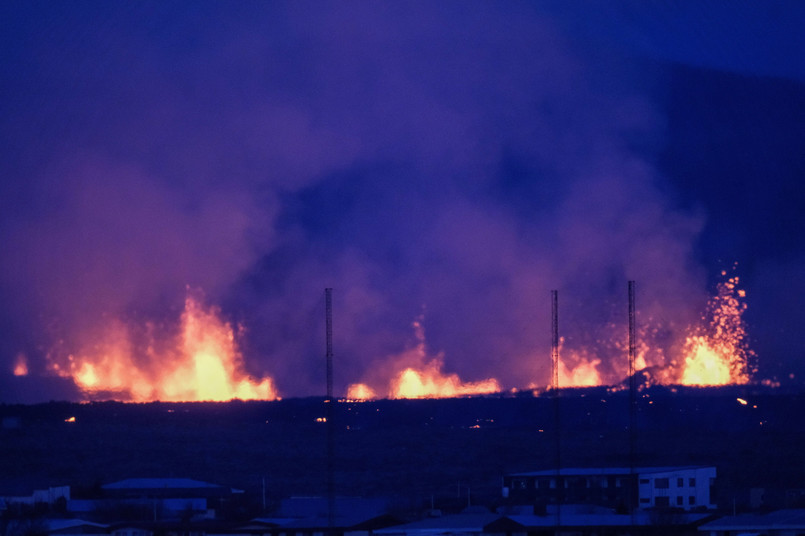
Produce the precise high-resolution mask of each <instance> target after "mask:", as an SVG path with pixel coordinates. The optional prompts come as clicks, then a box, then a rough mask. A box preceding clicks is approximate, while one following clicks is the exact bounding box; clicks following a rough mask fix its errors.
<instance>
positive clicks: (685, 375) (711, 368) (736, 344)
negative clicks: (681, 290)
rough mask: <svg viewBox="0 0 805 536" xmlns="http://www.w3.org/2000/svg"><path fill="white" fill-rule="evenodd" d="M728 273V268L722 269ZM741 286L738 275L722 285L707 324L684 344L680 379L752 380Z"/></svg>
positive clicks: (709, 308) (706, 382) (698, 381)
mask: <svg viewBox="0 0 805 536" xmlns="http://www.w3.org/2000/svg"><path fill="white" fill-rule="evenodd" d="M721 275H722V276H726V275H727V273H726V272H722V273H721ZM737 287H738V277H731V278H729V279H727V280H726V281H724V282H722V283H720V284H719V285H718V293H717V294H716V296H714V297H713V298H712V299H711V300H710V302H709V303H708V306H707V316H706V317H705V319H706V321H707V324H706V325H705V326H700V327H699V328H698V329H697V330H695V332H694V333H693V334H691V335H690V336H689V337H688V338H687V340H686V342H685V345H684V348H683V354H684V356H685V357H684V362H683V363H682V375H681V377H680V380H679V382H680V383H681V384H683V385H699V386H706V385H727V384H744V383H747V382H748V381H749V375H750V370H749V366H748V359H749V357H751V356H752V352H751V351H750V350H749V348H748V346H747V342H746V327H745V325H744V321H743V317H742V315H743V313H744V311H746V303H744V302H743V301H742V300H743V298H745V297H746V293H745V292H744V291H743V290H740V289H738V288H737Z"/></svg>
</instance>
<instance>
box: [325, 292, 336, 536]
mask: <svg viewBox="0 0 805 536" xmlns="http://www.w3.org/2000/svg"><path fill="white" fill-rule="evenodd" d="M324 306H325V317H326V326H327V327H326V333H327V353H326V357H327V398H326V399H325V401H324V406H325V412H324V415H325V419H326V421H327V423H326V425H325V426H327V528H328V529H329V532H330V534H331V535H332V534H334V530H335V529H334V526H335V424H334V423H333V415H334V414H335V408H334V405H335V401H334V400H333V289H331V288H325V289H324Z"/></svg>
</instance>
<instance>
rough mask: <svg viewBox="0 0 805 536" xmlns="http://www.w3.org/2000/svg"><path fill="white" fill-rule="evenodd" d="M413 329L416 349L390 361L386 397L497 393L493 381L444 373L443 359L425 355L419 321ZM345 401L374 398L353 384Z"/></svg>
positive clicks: (372, 393)
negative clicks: (462, 379) (464, 379)
mask: <svg viewBox="0 0 805 536" xmlns="http://www.w3.org/2000/svg"><path fill="white" fill-rule="evenodd" d="M413 327H414V335H415V336H416V340H417V344H416V346H414V347H413V348H410V349H409V350H406V351H405V352H403V353H401V354H400V355H398V356H395V357H393V358H392V359H391V360H390V361H391V362H393V363H394V365H392V373H391V374H390V376H391V380H390V381H389V388H388V398H450V397H457V396H470V395H480V394H489V393H497V392H500V390H501V387H500V384H499V383H498V381H497V380H496V379H495V378H488V379H485V380H482V381H479V382H463V381H461V378H460V377H459V376H458V374H455V373H453V374H446V373H444V372H443V371H442V368H443V367H444V356H443V355H442V354H438V355H436V356H435V357H429V356H428V355H427V348H426V346H425V329H424V327H423V325H422V319H421V318H420V319H418V320H416V321H414V323H413ZM347 398H348V399H350V400H369V399H372V398H378V396H377V393H376V391H375V390H373V389H372V388H371V387H369V386H368V385H366V384H364V383H355V384H352V385H350V386H349V388H348V390H347Z"/></svg>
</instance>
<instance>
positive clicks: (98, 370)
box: [49, 298, 277, 402]
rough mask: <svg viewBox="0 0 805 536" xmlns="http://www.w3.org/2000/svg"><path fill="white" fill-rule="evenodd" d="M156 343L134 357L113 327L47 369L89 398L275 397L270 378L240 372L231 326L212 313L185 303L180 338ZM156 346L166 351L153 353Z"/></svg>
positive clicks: (121, 330) (121, 331)
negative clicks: (91, 345) (86, 349)
mask: <svg viewBox="0 0 805 536" xmlns="http://www.w3.org/2000/svg"><path fill="white" fill-rule="evenodd" d="M160 342H161V341H156V340H151V341H149V343H148V344H147V348H145V349H144V350H143V351H142V352H136V351H135V350H134V347H133V344H132V343H131V341H130V337H129V336H128V330H127V329H126V327H125V326H124V325H122V324H114V325H113V326H112V327H110V328H109V329H108V332H107V336H106V340H104V341H102V342H100V343H98V344H97V345H96V347H95V348H93V350H92V351H90V352H84V353H81V354H77V355H69V356H68V357H67V359H66V362H64V361H65V360H61V361H62V362H59V360H57V359H56V358H54V357H52V356H51V357H49V360H50V364H49V368H50V370H52V371H53V372H55V373H57V374H58V375H60V376H62V377H67V378H72V379H73V381H74V382H75V384H76V385H77V386H78V387H79V388H80V389H81V390H82V391H83V392H84V393H85V395H86V396H88V397H89V398H92V397H93V396H94V395H96V394H102V395H107V394H108V393H111V394H112V397H113V398H117V399H122V400H131V401H135V402H145V401H153V400H162V401H226V400H232V399H236V398H237V399H242V400H254V399H259V400H272V399H275V398H277V394H276V391H275V388H274V385H273V382H272V380H271V378H263V379H262V380H260V381H256V380H253V379H252V378H250V377H249V376H248V375H247V374H246V373H245V372H244V370H243V358H242V356H241V355H240V352H239V351H238V348H237V344H236V341H235V336H234V332H233V331H232V327H231V326H230V325H229V324H228V323H226V322H224V321H222V320H221V319H220V318H219V316H218V311H217V310H216V309H214V308H211V309H204V308H203V307H202V305H201V304H200V303H199V302H198V301H197V300H195V299H193V298H187V299H186V301H185V309H184V312H183V313H182V317H181V332H180V334H179V336H178V337H176V340H173V341H168V344H167V345H161V344H160ZM158 346H164V347H165V348H166V349H165V350H164V351H157V350H155V348H156V347H158ZM140 354H142V355H140ZM135 355H136V356H137V358H136V359H135ZM107 396H108V395H107Z"/></svg>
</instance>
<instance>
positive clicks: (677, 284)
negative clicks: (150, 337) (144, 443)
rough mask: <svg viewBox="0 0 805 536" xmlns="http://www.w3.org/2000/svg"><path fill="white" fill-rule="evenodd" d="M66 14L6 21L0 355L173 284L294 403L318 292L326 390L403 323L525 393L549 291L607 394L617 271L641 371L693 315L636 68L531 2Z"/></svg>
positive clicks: (397, 338) (691, 219) (690, 236)
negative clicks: (593, 46) (634, 287)
mask: <svg viewBox="0 0 805 536" xmlns="http://www.w3.org/2000/svg"><path fill="white" fill-rule="evenodd" d="M95 7H98V6H95ZM54 9H56V8H54ZM58 9H62V10H66V11H67V12H65V13H55V12H52V13H50V14H49V15H50V16H49V17H44V18H43V17H40V16H39V15H41V14H40V13H34V14H31V16H30V17H29V18H25V17H24V16H22V15H18V16H19V17H21V19H22V20H18V21H17V22H18V25H19V26H20V27H21V28H22V29H20V30H17V31H18V32H22V33H25V35H26V36H27V37H28V39H29V40H30V42H31V45H32V46H33V50H34V51H35V52H33V53H31V52H29V51H28V50H27V49H26V50H22V49H21V48H19V49H14V51H15V53H16V55H13V56H12V59H10V60H8V61H9V65H11V66H12V67H14V68H16V69H17V72H18V76H17V77H16V78H15V81H14V82H13V83H12V84H11V87H10V88H9V89H7V90H6V93H8V94H10V95H11V96H12V97H13V99H12V100H9V98H5V99H3V100H4V102H5V103H4V104H3V105H2V106H3V110H4V112H6V113H4V114H3V116H4V117H6V119H4V120H3V127H2V130H3V132H4V139H5V138H7V139H8V140H9V141H10V145H9V147H10V149H9V151H10V153H9V154H8V155H7V156H8V160H7V164H6V165H5V170H4V174H5V175H6V176H7V177H9V180H7V181H4V184H3V186H2V188H3V194H4V198H5V201H4V202H3V203H2V208H3V211H4V214H3V216H2V222H1V226H0V237H1V239H2V243H3V250H4V251H5V252H6V253H5V254H4V256H3V258H2V260H0V278H1V279H0V284H1V285H2V287H0V288H1V289H2V296H3V299H4V306H3V311H2V318H3V330H4V333H5V336H4V337H3V339H4V340H3V342H2V347H1V348H0V349H2V352H3V355H2V357H3V361H4V362H8V363H9V366H8V368H10V367H11V366H12V365H11V363H12V362H13V358H14V356H16V355H17V354H19V353H20V352H24V353H25V354H26V355H28V356H29V358H30V359H31V361H32V363H33V364H32V367H31V368H32V371H33V372H34V373H39V374H41V373H43V371H44V359H45V356H46V354H47V353H48V352H49V351H51V350H52V348H53V346H54V345H57V344H58V345H61V346H67V347H68V351H69V347H70V346H71V345H76V346H77V345H81V344H88V343H90V341H91V339H92V338H93V337H96V336H98V333H99V332H100V331H102V330H103V329H104V325H105V323H106V322H108V321H109V319H113V318H123V319H126V320H130V321H137V320H138V319H139V320H142V319H149V320H152V321H157V322H158V321H160V319H169V318H176V316H177V315H178V311H179V310H180V308H181V304H182V300H183V298H184V293H185V290H186V288H187V287H188V286H189V287H190V288H193V289H196V288H198V289H202V290H203V291H204V293H205V295H206V297H207V299H208V300H209V301H210V302H213V303H218V304H221V305H222V306H223V307H224V311H225V312H226V313H227V315H228V316H229V317H230V318H231V319H233V320H234V321H237V322H239V323H241V324H242V325H243V326H245V328H246V332H245V336H244V341H243V344H244V346H243V351H244V354H245V357H246V364H247V367H248V368H249V370H250V371H251V372H252V373H254V374H256V375H263V374H270V375H272V376H273V377H274V379H275V381H276V385H277V387H278V389H279V390H280V392H281V393H282V394H283V395H284V396H293V395H308V394H319V393H321V392H322V391H323V387H322V384H323V380H322V378H323V365H324V364H323V353H324V342H323V331H324V328H323V308H324V305H323V289H324V288H325V287H328V286H329V287H334V289H335V328H336V331H335V336H336V340H335V343H336V354H337V368H336V389H337V391H338V392H344V391H345V389H346V385H347V384H348V383H351V382H356V381H361V380H364V379H366V378H372V377H373V374H374V372H373V371H376V370H377V369H378V367H382V366H383V363H385V362H386V361H387V359H388V358H389V356H394V355H397V354H399V353H400V352H402V351H403V350H405V349H406V348H409V347H411V346H412V345H414V344H416V340H415V338H414V333H413V329H412V327H411V323H412V322H413V321H414V320H415V319H416V318H418V317H419V315H423V318H424V321H423V322H424V326H425V331H426V334H427V344H428V348H429V349H431V350H432V351H433V353H434V354H436V353H439V352H443V354H444V363H445V369H446V370H448V371H450V372H457V373H458V374H460V375H461V377H462V378H463V379H466V380H468V381H476V380H480V379H483V378H488V377H496V378H498V379H499V380H500V382H501V384H502V385H504V386H506V387H526V386H527V385H528V384H529V383H535V384H544V383H545V382H547V381H548V376H549V369H550V367H549V359H548V356H549V351H550V347H549V345H550V333H549V326H550V304H549V291H550V290H551V289H558V290H559V291H560V310H561V315H562V317H561V322H562V324H561V327H562V334H563V336H564V337H565V338H566V342H565V348H567V349H573V348H578V349H581V348H592V347H594V348H596V351H597V352H599V354H597V357H598V358H600V359H602V361H603V364H602V368H601V370H602V373H604V374H605V375H607V377H608V379H611V380H613V381H614V380H617V379H619V378H620V377H621V375H622V374H623V372H624V369H625V361H624V360H625V358H624V354H623V344H624V343H625V338H626V333H625V326H626V281H627V280H628V279H635V280H637V281H638V289H639V294H638V306H639V310H640V315H641V316H640V318H641V320H642V321H643V322H644V323H645V325H648V326H651V328H652V329H651V330H647V331H646V334H645V336H646V337H649V336H650V337H651V340H652V342H653V343H655V344H656V349H657V351H655V352H654V353H653V354H651V355H650V356H649V359H650V361H651V363H653V364H666V360H667V359H669V357H668V355H669V354H668V351H669V349H671V348H672V347H673V345H674V344H677V343H678V342H679V341H678V340H677V338H678V337H680V336H681V335H682V331H683V330H684V328H685V327H686V326H687V325H688V324H689V323H690V322H693V321H695V320H696V318H697V317H698V314H699V312H700V311H701V310H702V309H703V304H704V301H705V300H706V293H705V275H706V274H704V271H703V270H702V269H701V268H700V267H699V266H697V264H696V263H695V262H694V257H693V246H694V243H695V240H696V237H697V234H698V232H699V230H700V228H701V226H702V219H701V218H700V217H699V216H697V215H695V214H690V213H686V212H682V211H680V210H678V209H676V208H675V206H674V204H673V202H672V201H671V199H673V198H672V196H671V195H669V194H668V193H667V192H668V185H667V184H666V183H665V182H664V179H663V177H662V176H661V175H660V174H658V173H657V172H656V171H655V169H654V167H653V165H652V159H653V147H655V146H656V144H657V142H658V140H660V139H661V137H662V133H663V128H664V125H663V120H662V115H661V114H660V113H659V112H658V111H657V109H656V108H655V105H654V104H653V103H652V101H651V98H650V95H649V94H648V93H647V92H644V91H643V90H642V89H640V88H641V87H643V86H642V85H641V84H637V83H636V81H637V80H638V79H640V80H644V79H645V78H644V77H645V75H646V72H645V71H642V70H641V71H640V73H639V74H640V77H642V78H639V77H638V73H637V72H636V70H637V69H641V67H640V66H639V65H637V64H632V63H624V62H623V61H622V58H619V57H616V56H614V55H610V54H608V53H607V52H606V51H601V50H597V51H591V50H588V49H585V47H583V46H579V45H578V44H577V43H574V42H573V41H572V40H571V39H570V36H568V35H565V34H563V33H562V32H561V31H560V29H559V27H558V26H557V25H556V24H555V23H554V22H553V21H552V20H551V19H550V18H549V17H547V16H546V15H544V14H541V13H540V12H538V11H537V10H536V9H534V8H532V7H530V6H527V5H525V6H524V5H515V4H503V5H498V4H490V3H479V4H475V5H472V6H466V5H464V4H463V3H462V4H456V5H453V4H447V3H439V4H435V5H431V4H428V3H426V4H422V5H417V6H412V5H408V4H401V5H398V4H393V3H392V4H372V5H361V4H342V3H339V4H333V5H330V6H327V7H323V6H321V5H315V6H314V5H310V4H305V3H290V4H287V5H276V4H268V5H254V4H249V5H248V6H246V5H243V6H240V7H237V6H231V5H226V4H216V3H212V4H209V5H207V4H202V5H201V6H200V7H194V8H184V7H182V8H177V7H171V6H162V7H152V8H128V7H127V8H122V7H119V6H104V7H103V8H101V9H99V10H97V11H96V10H95V9H93V13H92V14H89V13H83V12H73V11H72V9H71V8H70V7H61V8H58ZM634 88H638V89H634ZM165 321H169V320H165ZM660 350H662V352H661V351H660ZM569 355H570V354H569ZM571 359H572V358H571ZM374 375H375V376H376V374H374ZM48 397H49V394H47V393H43V398H45V399H46V398H48Z"/></svg>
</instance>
